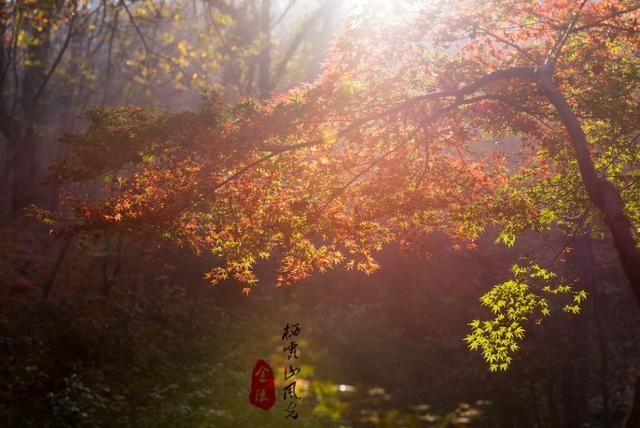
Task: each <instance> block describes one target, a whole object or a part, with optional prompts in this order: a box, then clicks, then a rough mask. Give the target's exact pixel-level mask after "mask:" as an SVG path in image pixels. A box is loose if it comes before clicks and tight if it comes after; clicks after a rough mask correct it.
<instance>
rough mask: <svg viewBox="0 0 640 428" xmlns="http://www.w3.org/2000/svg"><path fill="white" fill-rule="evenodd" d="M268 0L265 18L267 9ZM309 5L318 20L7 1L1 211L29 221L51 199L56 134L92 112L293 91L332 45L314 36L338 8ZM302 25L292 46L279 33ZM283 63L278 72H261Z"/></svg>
mask: <svg viewBox="0 0 640 428" xmlns="http://www.w3.org/2000/svg"><path fill="white" fill-rule="evenodd" d="M262 3H263V4H264V10H263V16H261V15H259V14H258V12H257V11H256V8H258V6H259V4H262ZM307 7H308V10H309V11H308V12H306V13H307V14H308V15H309V16H306V15H305V14H303V12H302V11H300V10H299V9H300V7H299V6H298V5H294V4H293V2H284V1H273V2H267V1H265V2H260V1H258V0H253V1H234V0H227V1H197V2H187V1H182V0H181V1H173V2H153V1H124V0H110V1H106V0H105V1H99V2H92V1H87V0H81V1H53V0H48V1H41V2H35V1H25V0H12V1H8V2H3V4H2V5H1V6H0V37H1V38H2V43H1V44H0V96H1V99H0V136H1V137H2V141H4V140H6V153H3V154H6V156H4V158H5V159H7V162H5V164H4V165H2V173H1V174H2V176H1V177H2V183H3V185H4V195H6V196H5V197H6V203H4V204H2V208H5V209H6V211H7V212H9V213H10V214H11V215H14V216H16V217H20V215H21V214H22V209H23V208H24V207H25V206H26V205H28V204H29V203H33V202H38V203H43V202H44V201H43V199H45V198H46V195H42V194H43V193H47V192H43V191H41V190H39V186H38V183H39V181H40V180H39V179H40V178H41V177H40V176H42V175H43V174H39V173H41V172H42V168H41V167H40V165H41V164H44V163H47V162H48V161H49V158H51V157H53V156H55V152H56V150H58V149H59V146H58V145H56V144H55V141H54V140H53V139H52V138H50V137H49V135H52V134H60V133H65V132H72V131H78V130H79V129H80V128H79V126H78V122H77V120H76V116H77V115H78V113H80V112H82V111H85V110H86V109H87V108H89V106H92V105H96V106H101V107H104V106H114V105H145V106H149V105H153V104H154V103H157V100H158V99H159V98H165V97H166V99H171V100H172V103H173V107H179V108H185V106H188V105H190V100H195V102H197V96H198V92H199V91H208V90H217V91H220V92H224V93H225V96H226V100H227V101H232V100H237V99H238V98H239V97H240V96H250V95H257V94H259V93H262V94H263V95H264V96H267V95H268V94H269V93H271V92H272V91H273V90H275V89H276V88H282V87H284V86H285V85H287V84H290V81H289V80H287V79H288V78H289V77H290V76H291V75H292V74H294V73H295V70H293V67H292V65H295V64H296V63H298V62H299V63H300V64H301V65H303V66H304V65H306V63H307V61H306V59H305V58H300V57H296V54H297V53H298V52H299V50H300V49H301V48H302V47H307V48H308V49H310V50H311V51H315V50H323V46H322V43H319V42H315V41H314V40H313V39H312V38H311V37H310V33H311V34H312V33H313V31H314V30H315V29H316V28H317V27H319V26H320V25H326V23H327V22H329V21H331V16H332V13H335V10H336V8H337V3H336V2H335V1H324V2H310V7H309V4H308V5H307ZM261 19H262V22H261ZM298 21H304V26H303V28H302V29H301V30H300V31H299V32H297V33H296V34H295V35H294V36H293V37H291V38H290V39H291V40H289V38H288V37H287V34H288V33H287V31H279V30H280V29H281V28H283V27H289V26H291V27H294V26H295V25H296V24H297V23H298ZM258 25H261V26H262V27H264V28H266V29H268V30H269V31H271V29H272V27H273V29H274V31H275V30H278V31H279V33H278V34H273V35H270V34H266V35H265V36H264V37H263V36H262V35H261V34H260V32H257V31H253V30H252V29H253V28H257V27H258ZM272 45H273V46H276V45H279V46H280V48H278V49H276V48H275V47H274V48H273V49H272V48H271V47H272ZM307 45H310V47H309V46H307ZM281 50H282V51H281ZM272 59H273V63H276V64H277V69H275V68H276V67H268V66H267V67H266V68H265V67H262V66H261V65H260V62H265V61H267V65H268V63H270V62H271V60H272ZM310 61H317V59H314V58H311V59H310ZM309 65H311V64H309ZM259 67H261V68H260V70H261V71H260V73H262V74H261V76H260V78H259V79H258V78H257V77H256V75H255V70H256V69H257V68H259ZM276 73H277V78H276ZM265 79H266V80H265ZM264 82H266V84H265V83H264ZM259 85H263V86H264V87H263V88H259ZM43 161H44V162H43Z"/></svg>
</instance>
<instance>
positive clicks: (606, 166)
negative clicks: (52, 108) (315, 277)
mask: <svg viewBox="0 0 640 428" xmlns="http://www.w3.org/2000/svg"><path fill="white" fill-rule="evenodd" d="M639 10H640V4H639V3H638V2H637V1H635V2H634V1H623V0H606V1H597V2H587V1H584V2H581V3H579V2H576V1H571V0H552V1H542V2H538V1H533V2H524V1H509V0H492V1H489V0H482V1H477V0H460V1H455V2H451V1H447V2H443V1H428V2H423V3H421V6H420V8H417V7H415V6H413V7H409V8H407V11H406V13H404V14H398V15H397V16H393V17H391V18H388V19H386V20H380V19H379V17H378V16H376V15H375V14H372V15H371V16H362V17H358V18H357V19H354V20H352V21H351V22H349V23H348V24H347V25H346V26H345V27H344V28H343V29H342V31H341V32H340V34H339V35H338V36H337V38H336V40H334V43H333V46H332V49H331V52H330V57H329V59H328V61H327V63H326V65H325V67H324V71H323V73H322V75H321V76H320V77H319V78H318V79H317V80H316V81H315V82H313V83H312V84H308V85H303V86H301V87H298V88H296V89H293V90H291V91H289V92H287V93H285V94H281V95H275V96H273V97H272V98H270V99H267V100H263V101H256V100H242V101H239V102H237V103H235V104H231V105H223V104H222V103H221V102H220V100H219V99H218V98H216V97H215V96H209V97H207V98H206V100H205V102H204V103H203V105H202V107H201V109H200V110H199V111H196V112H182V113H167V112H162V111H152V110H142V109H133V108H121V109H114V110H92V111H90V112H89V113H88V114H87V117H88V119H89V122H90V126H89V128H88V130H87V131H86V132H85V133H83V134H80V135H69V136H66V137H65V138H64V141H65V142H66V143H67V144H68V145H69V147H70V148H71V153H72V155H71V156H70V157H69V159H67V160H65V161H63V162H61V163H59V164H57V165H56V166H55V167H54V170H53V174H54V176H55V178H56V179H58V180H61V181H65V182H77V181H82V180H89V179H96V178H100V179H103V178H105V177H107V179H108V180H107V181H108V182H107V185H106V186H105V189H104V192H102V193H101V194H100V195H99V196H95V195H93V196H81V195H78V193H77V192H75V193H73V194H71V193H69V194H67V195H66V197H65V200H66V206H67V208H68V209H67V211H66V212H65V213H64V215H63V217H62V218H58V220H59V221H60V222H61V224H62V225H65V226H66V227H70V228H71V229H72V230H74V231H82V232H89V233H104V232H110V231H113V232H131V233H136V234H139V233H154V234H158V235H160V236H163V237H165V238H167V239H171V240H173V241H176V242H178V243H181V244H185V245H189V246H191V247H193V249H194V250H195V251H196V252H198V253H200V252H210V253H213V254H215V255H217V256H219V257H220V259H221V264H220V265H219V266H216V267H214V268H213V269H212V270H211V271H210V272H209V273H207V274H206V276H207V278H208V279H209V280H210V281H211V282H213V283H218V282H220V281H222V280H225V279H228V278H229V279H231V278H232V279H235V280H237V281H239V282H241V283H243V284H245V285H244V291H245V292H246V293H247V294H248V292H249V290H250V289H251V287H252V286H253V285H255V283H256V281H257V278H256V277H255V275H254V273H253V267H254V265H255V263H256V261H257V260H259V259H267V258H271V259H275V260H277V261H278V263H279V268H278V269H279V277H278V282H279V284H289V283H293V282H295V281H299V280H301V279H304V278H306V277H308V276H309V275H310V274H311V273H312V272H314V271H325V270H327V269H330V268H333V267H335V266H338V265H342V266H346V267H347V268H353V269H357V270H359V271H362V272H365V273H367V274H369V273H372V272H374V271H375V270H376V269H378V264H377V263H376V260H375V258H374V256H375V253H376V252H377V251H379V250H380V249H381V248H382V246H383V245H384V244H385V243H389V242H397V243H399V244H400V245H401V246H402V247H403V248H407V249H418V250H420V242H421V240H420V237H422V236H424V235H425V234H428V233H431V232H433V231H440V232H445V233H447V234H448V235H449V236H451V237H452V239H453V240H454V245H455V248H458V249H459V248H465V247H466V248H469V249H473V248H475V247H476V241H477V239H478V238H479V237H480V235H481V234H482V233H483V232H484V231H485V230H486V229H487V227H495V228H497V229H498V230H499V231H500V235H499V241H501V242H502V243H504V244H506V245H509V246H511V245H513V244H514V242H515V240H516V237H517V236H518V235H519V234H521V233H522V232H523V231H530V230H534V231H544V230H549V229H550V228H551V227H555V226H560V227H561V228H563V229H565V230H566V231H567V232H568V233H572V232H573V231H576V230H578V229H581V230H582V229H586V230H589V231H591V232H592V233H604V232H609V231H611V230H614V229H615V227H617V226H620V225H621V226H620V227H621V229H620V230H622V232H620V233H619V234H616V233H613V235H614V240H615V241H616V245H617V247H618V248H619V252H620V251H621V250H620V248H622V247H621V246H626V247H624V248H626V250H629V242H631V247H632V250H631V251H632V252H633V251H636V250H635V244H634V241H633V240H634V239H636V238H637V234H638V228H639V227H640V192H638V181H639V179H640V165H639V162H640V152H639V151H638V150H637V144H638V139H639V138H640V137H639V135H640V133H639V132H638V124H640V108H639V107H640V98H639V95H640V94H639V89H638V88H639V83H640V50H639V46H640V22H639V18H640V13H639ZM607 192H609V193H607ZM611 192H613V193H611ZM610 194H615V195H620V197H621V199H620V197H617V196H616V197H617V198H618V199H616V198H613V199H611V198H609V196H608V195H610ZM611 201H614V202H613V203H611ZM616 201H618V202H621V205H620V204H619V203H618V202H616ZM616 203H618V205H616ZM611 207H613V208H611ZM615 210H617V211H615ZM614 211H615V212H614ZM612 213H613V214H612ZM42 215H46V213H44V214H42ZM625 222H626V223H625ZM629 224H631V225H632V226H633V227H632V228H630V227H629ZM616 225H617V226H616ZM625 225H626V226H625ZM625 227H626V232H624V230H623V229H624V228H625ZM625 233H626V235H625ZM618 238H619V239H618ZM629 240H631V241H629ZM618 244H620V245H618ZM631 257H632V259H631V260H634V259H633V257H636V259H635V260H637V251H636V255H635V256H633V254H632V256H631ZM625 269H627V268H626V265H625ZM629 269H630V270H629ZM629 269H627V274H628V276H629V275H632V274H633V272H632V270H633V269H632V268H629ZM630 272H631V273H630ZM553 277H554V275H553V274H552V273H551V272H549V271H546V270H544V269H542V268H540V267H538V266H537V265H532V266H525V267H517V266H516V267H514V279H513V280H511V281H508V282H506V283H504V284H500V285H499V286H496V288H495V289H494V290H492V292H491V293H493V294H490V293H489V294H487V295H486V296H485V297H483V303H484V304H486V305H488V306H490V307H491V308H492V309H493V312H494V313H495V314H496V318H495V319H494V320H493V321H486V322H484V323H481V322H480V321H478V322H477V324H475V323H476V322H474V324H473V325H472V328H473V329H474V331H473V333H472V334H471V335H470V336H469V338H468V341H469V342H470V346H471V347H482V349H483V350H484V352H485V358H487V360H488V361H489V362H490V364H491V366H492V368H494V369H498V368H506V366H507V365H508V363H509V361H510V357H509V355H508V354H509V352H512V351H514V350H516V349H517V345H516V344H515V342H514V340H512V339H513V337H514V336H516V337H517V338H521V336H522V332H521V325H520V323H521V322H522V321H523V320H524V319H526V317H527V315H529V314H531V312H532V311H534V310H536V311H540V312H541V313H542V314H543V315H546V313H548V305H547V303H546V300H545V299H544V298H543V297H542V294H541V293H545V292H546V293H548V294H559V293H561V294H567V293H568V294H569V295H570V299H571V301H570V303H569V304H568V305H567V306H566V307H565V310H567V311H570V312H577V311H578V310H579V306H578V305H579V304H580V303H581V301H583V300H584V297H585V295H584V294H583V292H580V291H578V290H573V289H572V288H571V287H568V286H565V285H557V284H556V285H551V284H550V283H548V281H550V280H551V279H552V278H553ZM630 277H631V276H630ZM532 279H535V280H536V281H542V282H543V283H544V284H540V285H539V288H535V287H534V286H533V284H531V281H532ZM631 282H632V285H633V281H631ZM562 287H564V288H562ZM534 289H535V290H538V291H536V292H534ZM514 307H515V310H511V311H509V310H508V308H511V309H513V308H514ZM567 308H568V309H567ZM492 322H493V323H495V324H491V323H492ZM487 323H488V324H487ZM500 327H504V329H503V330H500V331H501V333H499V334H498V333H496V334H494V335H493V341H491V340H489V339H488V337H489V336H490V335H491V334H490V333H491V332H492V331H497V330H498V329H499V328H500ZM496 337H498V338H499V339H500V340H503V342H500V341H497V342H496V340H495V338H496ZM483 340H484V342H483ZM496 343H497V344H496ZM512 345H513V346H512ZM492 346H493V347H492Z"/></svg>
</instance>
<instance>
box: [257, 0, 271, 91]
mask: <svg viewBox="0 0 640 428" xmlns="http://www.w3.org/2000/svg"><path fill="white" fill-rule="evenodd" d="M260 42H261V50H260V55H259V57H258V92H259V94H260V98H267V97H269V94H270V92H271V0H262V11H261V13H260Z"/></svg>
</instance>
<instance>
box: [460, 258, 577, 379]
mask: <svg viewBox="0 0 640 428" xmlns="http://www.w3.org/2000/svg"><path fill="white" fill-rule="evenodd" d="M511 270H512V272H513V279H511V280H508V281H506V282H503V283H501V284H498V285H496V286H494V287H493V289H492V290H491V291H489V292H488V293H486V294H485V295H484V296H482V298H481V299H480V301H481V302H482V304H483V305H484V306H487V307H488V308H489V309H491V312H492V313H493V314H494V315H495V317H494V318H493V319H492V320H487V321H480V320H474V321H472V322H471V323H470V324H469V325H470V326H471V329H472V331H471V334H469V335H468V336H467V337H465V341H466V342H467V343H468V345H469V348H470V349H471V350H474V351H475V350H478V349H480V350H481V351H482V355H483V357H484V359H485V360H486V362H487V363H488V364H489V369H490V370H491V371H496V370H506V369H507V368H508V367H509V364H510V363H511V361H512V357H511V354H513V353H514V352H516V351H517V350H518V349H519V345H518V342H519V341H521V340H522V339H523V338H524V332H525V330H524V327H523V323H524V322H525V321H527V320H528V319H529V318H530V317H546V316H548V315H550V314H551V309H550V304H549V300H548V298H547V297H545V295H569V296H570V297H571V301H570V302H569V303H567V304H565V305H564V306H563V307H562V310H563V311H564V312H568V313H571V314H577V313H579V312H580V306H581V304H582V303H584V301H585V300H586V298H587V293H586V292H585V291H584V290H574V289H573V288H572V287H571V286H570V285H557V284H554V283H557V278H556V274H554V273H553V272H550V271H548V270H546V269H543V268H541V267H540V266H538V265H537V264H532V265H530V266H524V267H522V266H519V265H514V266H513V267H512V268H511ZM541 321H542V320H541V319H540V318H538V319H537V323H538V324H539V323H540V322H541Z"/></svg>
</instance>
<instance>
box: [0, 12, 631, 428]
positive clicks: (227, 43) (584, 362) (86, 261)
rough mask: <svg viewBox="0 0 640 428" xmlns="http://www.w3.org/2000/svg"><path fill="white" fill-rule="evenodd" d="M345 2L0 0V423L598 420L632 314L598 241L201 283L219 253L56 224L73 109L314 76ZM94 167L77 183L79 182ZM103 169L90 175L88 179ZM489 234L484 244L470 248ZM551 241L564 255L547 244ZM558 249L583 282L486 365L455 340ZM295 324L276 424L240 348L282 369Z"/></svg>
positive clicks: (618, 368) (192, 100) (613, 405)
mask: <svg viewBox="0 0 640 428" xmlns="http://www.w3.org/2000/svg"><path fill="white" fill-rule="evenodd" d="M367 9H368V6H367V2H366V1H349V0H342V1H341V0H319V1H316V0H305V1H295V0H174V1H156V0H135V1H133V0H120V1H117V0H95V1H94V0H86V1H65V0H43V1H37V0H8V1H5V2H3V3H2V4H1V5H0V41H1V43H0V93H1V100H0V176H1V177H2V178H1V180H0V183H1V185H2V192H0V213H1V228H0V272H2V275H1V276H0V378H1V379H2V383H1V384H0V426H6V427H23V426H24V427H27V426H34V427H36V426H37V427H40V426H48V427H72V426H89V427H92V426H105V427H111V426H113V427H120V426H122V427H128V426H131V427H280V426H288V425H291V426H300V427H321V426H327V427H374V426H375V427H431V426H437V427H448V426H460V427H463V426H474V427H476V426H477V427H535V426H537V427H586V426H589V427H616V426H620V425H621V423H622V420H623V418H624V415H625V413H626V411H627V406H628V403H629V401H630V400H631V396H632V394H633V384H634V381H633V379H634V376H635V374H636V373H637V371H638V370H640V322H639V321H640V314H639V313H638V309H637V307H636V306H635V305H632V304H628V302H629V301H631V300H632V296H631V293H630V291H629V290H628V287H627V285H626V280H625V278H624V276H623V274H622V273H621V271H620V268H619V265H618V261H617V259H616V257H615V254H614V252H613V250H612V245H611V243H610V242H609V241H608V239H606V238H603V239H596V238H594V237H592V236H589V235H587V234H586V233H585V234H576V235H574V236H571V237H567V236H566V235H565V234H562V233H556V232H554V231H551V232H549V233H545V234H544V235H542V234H537V235H530V236H525V237H523V238H522V239H520V240H519V241H518V243H517V244H516V246H515V247H514V248H503V247H499V246H495V245H492V243H493V241H495V240H496V236H497V232H495V233H494V232H489V233H487V234H486V236H484V237H483V238H482V240H481V241H480V242H479V245H480V246H482V248H483V249H482V251H475V250H467V249H463V250H456V249H454V248H453V246H452V242H450V240H449V239H448V238H447V237H446V236H444V235H438V234H434V235H432V236H429V237H428V238H425V240H424V242H422V244H423V245H424V246H425V248H428V249H429V255H428V256H418V255H416V254H415V253H407V254H405V253H404V252H402V251H398V249H397V248H396V247H393V246H391V247H389V248H386V249H385V250H383V253H382V256H381V257H380V264H381V265H382V266H383V269H382V270H381V271H379V272H376V273H375V274H374V275H371V276H365V275H362V274H359V273H354V272H347V271H344V270H336V271H333V272H329V273H326V274H321V275H314V276H313V277H312V278H311V279H309V280H305V281H303V282H301V283H299V284H296V285H294V286H286V287H274V286H273V285H272V284H274V283H275V278H274V272H273V265H272V264H270V262H269V261H265V262H262V263H261V264H260V266H259V273H260V275H259V276H260V283H259V284H260V285H259V286H258V287H256V288H255V289H254V290H253V291H252V293H251V295H250V296H245V295H243V294H242V293H241V292H240V289H239V288H238V287H237V286H233V284H226V283H223V284H221V285H218V286H215V287H212V286H210V285H208V284H207V282H206V281H204V280H203V277H202V273H203V272H205V271H206V270H207V269H208V268H209V267H210V266H211V265H213V264H215V263H216V259H215V258H214V257H213V256H200V257H196V256H194V254H193V253H192V252H191V251H190V250H188V249H185V248H179V247H178V246H176V245H173V244H171V243H168V242H166V241H163V240H160V239H155V238H153V237H148V238H145V239H140V238H139V237H135V238H132V237H129V236H126V235H123V234H120V235H116V236H108V237H104V238H101V239H98V240H95V241H86V240H76V239H73V238H65V237H56V236H54V235H51V234H50V233H49V229H50V227H49V225H47V224H43V223H42V222H39V221H37V220H35V219H33V218H32V217H29V216H28V215H26V214H27V213H28V210H27V208H28V207H29V206H31V204H36V205H38V206H40V207H43V208H45V209H48V210H51V211H55V210H56V209H57V208H58V203H59V193H58V190H59V189H58V187H57V185H56V183H54V182H52V181H50V180H48V166H49V164H50V163H51V162H52V161H53V160H55V159H61V158H64V157H65V156H66V155H67V150H68V149H67V148H66V147H65V146H64V145H63V144H61V143H60V142H59V138H60V137H61V136H62V135H64V134H65V133H70V132H80V131H82V130H84V129H85V128H86V121H85V120H84V119H83V114H84V112H85V111H87V110H88V109H90V108H92V107H119V106H140V107H154V108H161V109H168V110H171V111H180V110H185V109H191V110H194V109H197V108H199V106H200V104H201V101H202V99H203V96H204V95H206V94H212V93H215V94H217V95H218V97H219V98H220V99H222V100H224V101H225V102H235V101H238V100H239V99H242V98H244V97H256V98H267V97H269V96H270V95H271V94H272V93H277V92H281V91H284V90H287V89H290V88H292V87H295V86H297V85H299V84H301V83H304V82H310V81H313V80H314V79H315V78H316V77H317V76H318V75H319V73H320V71H321V67H322V64H323V61H324V60H325V58H326V54H327V50H328V49H329V46H330V42H331V39H332V37H333V36H334V35H335V34H336V32H337V31H339V29H340V26H341V24H342V23H343V22H344V21H345V19H347V17H348V16H353V15H355V14H357V13H366V12H367ZM104 184H105V183H78V184H76V185H74V186H76V188H77V189H79V190H82V191H90V192H91V191H98V190H97V189H99V188H100V186H102V185H104ZM107 184H108V182H107ZM485 244H486V245H485ZM558 248H562V249H564V250H563V251H561V252H560V253H558ZM534 251H536V252H539V253H541V254H543V258H544V259H547V260H554V261H556V260H561V261H562V262H563V263H562V266H563V269H564V270H565V271H566V272H558V273H567V275H569V276H575V275H576V274H577V276H578V277H579V278H580V285H581V287H582V288H583V289H585V290H586V291H587V292H588V293H589V298H588V300H587V302H586V304H585V306H584V308H583V311H582V313H581V314H580V315H567V314H558V315H557V316H554V317H553V318H550V319H548V320H545V321H544V322H543V323H542V324H540V325H535V323H533V322H532V323H531V324H532V326H531V328H530V329H529V330H528V331H527V337H526V339H525V341H524V343H523V346H522V349H521V350H520V351H519V352H518V353H517V354H516V355H515V359H514V362H513V364H512V366H511V367H510V368H509V369H508V370H507V371H505V372H497V373H492V372H489V370H488V369H487V365H486V364H485V362H484V361H483V360H482V357H481V356H480V355H479V354H478V353H474V352H469V350H468V348H467V344H466V343H465V342H464V340H463V339H464V337H465V336H466V335H467V334H468V330H469V326H468V323H469V321H471V320H472V319H475V318H481V317H483V316H484V315H485V314H486V312H487V309H486V308H483V307H482V306H481V305H480V303H479V298H480V296H482V295H483V294H484V293H486V292H487V290H488V289H489V287H490V286H491V285H492V284H496V283H498V282H500V281H503V280H505V278H504V276H505V272H508V270H509V267H510V265H511V264H512V263H513V261H514V259H515V258H517V257H519V256H521V255H522V254H524V253H527V252H534ZM292 322H298V323H299V324H300V326H301V328H302V333H301V336H300V337H301V340H300V350H299V356H300V359H299V363H300V364H301V367H302V371H301V374H300V379H301V381H300V382H299V384H300V385H301V386H300V388H301V391H303V392H304V396H305V398H304V400H303V401H302V402H301V404H300V406H299V409H298V410H299V418H298V419H297V420H295V421H292V420H285V419H284V409H285V407H286V405H285V404H283V402H282V400H279V399H278V401H277V402H276V406H275V407H274V408H273V409H271V410H270V411H268V412H264V411H262V410H259V409H257V408H255V407H252V406H251V405H250V404H249V401H248V394H249V387H250V375H251V370H252V368H253V366H254V364H255V362H256V360H257V359H259V358H263V359H266V360H267V361H270V362H271V363H272V365H273V367H275V368H277V370H276V372H277V374H279V373H280V371H279V370H281V368H280V367H281V365H282V364H283V361H282V359H283V356H284V354H283V353H282V352H281V346H282V345H281V341H280V336H281V334H282V328H283V327H284V325H285V324H286V323H292Z"/></svg>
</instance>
